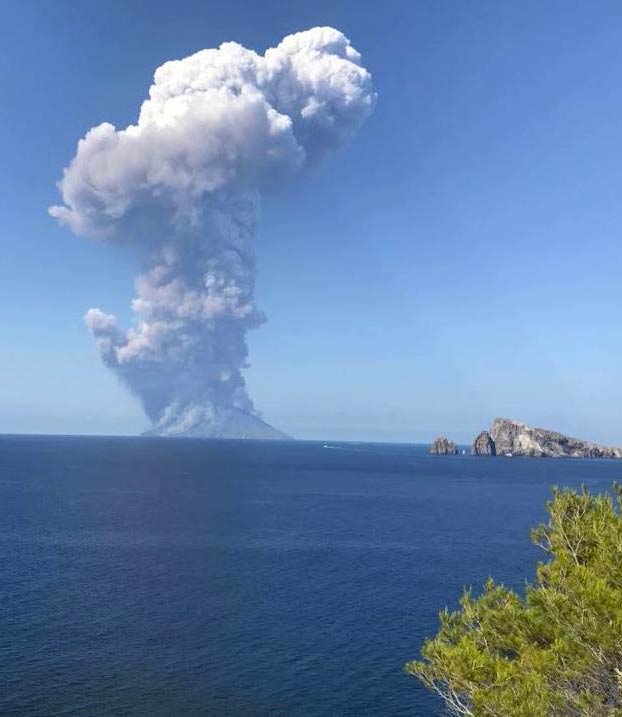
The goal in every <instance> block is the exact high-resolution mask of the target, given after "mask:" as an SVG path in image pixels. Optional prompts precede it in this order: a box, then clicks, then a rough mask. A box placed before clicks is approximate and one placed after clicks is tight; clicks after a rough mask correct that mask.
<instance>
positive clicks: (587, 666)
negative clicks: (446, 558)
mask: <svg viewBox="0 0 622 717" xmlns="http://www.w3.org/2000/svg"><path fill="white" fill-rule="evenodd" d="M621 508H622V489H621V488H620V487H619V486H617V485H615V486H614V495H613V496H611V495H608V494H603V495H592V494H590V493H589V491H588V490H587V489H586V488H585V487H584V488H583V489H582V490H581V492H575V491H573V490H570V489H563V490H559V489H555V490H554V494H553V499H552V500H551V501H549V503H548V504H547V509H548V513H549V521H548V523H547V524H546V525H540V526H539V527H538V528H536V529H535V530H534V531H533V532H532V540H533V542H534V543H535V544H536V545H538V546H540V547H541V548H542V549H543V550H544V551H546V553H547V555H548V560H547V561H546V562H542V563H540V564H539V565H538V568H537V573H536V581H535V583H534V584H528V585H527V586H526V588H525V595H524V597H521V596H519V595H518V594H517V593H515V592H514V591H512V590H509V589H508V588H506V587H504V586H503V585H498V584H496V583H495V582H494V581H493V580H492V579H489V580H488V582H487V583H486V585H485V586H484V589H483V592H482V594H481V595H479V596H478V597H474V596H473V595H472V593H471V592H470V590H466V591H465V592H464V594H463V596H462V599H461V601H460V609H459V610H457V611H456V612H449V611H448V610H444V611H443V612H442V613H441V615H440V621H441V626H440V630H439V632H438V634H437V635H436V637H435V638H433V639H431V640H428V641H427V642H426V644H425V645H424V647H423V650H422V658H423V659H422V660H420V661H413V662H409V663H407V665H406V670H407V672H409V673H410V674H412V675H415V676H416V677H418V678H419V679H420V680H422V681H423V683H424V684H425V685H427V686H428V687H429V688H431V689H433V690H435V691H436V692H438V693H439V694H440V695H441V696H442V698H443V699H444V702H445V705H446V708H447V712H448V714H450V715H467V716H473V717H575V716H576V717H579V716H581V717H622V517H621V515H620V513H621Z"/></svg>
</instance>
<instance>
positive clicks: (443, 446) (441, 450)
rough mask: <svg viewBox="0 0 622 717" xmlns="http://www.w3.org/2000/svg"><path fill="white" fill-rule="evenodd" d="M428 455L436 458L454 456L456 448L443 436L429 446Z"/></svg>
mask: <svg viewBox="0 0 622 717" xmlns="http://www.w3.org/2000/svg"><path fill="white" fill-rule="evenodd" d="M430 453H434V454H436V455H438V456H455V455H457V453H458V446H457V445H456V444H455V443H454V442H453V441H450V440H449V439H448V438H445V436H439V437H438V438H437V439H436V440H435V441H434V443H432V445H431V446H430Z"/></svg>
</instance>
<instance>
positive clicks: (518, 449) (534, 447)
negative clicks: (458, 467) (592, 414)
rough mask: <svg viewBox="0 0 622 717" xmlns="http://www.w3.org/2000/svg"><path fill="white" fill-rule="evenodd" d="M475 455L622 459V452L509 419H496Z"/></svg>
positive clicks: (478, 442)
mask: <svg viewBox="0 0 622 717" xmlns="http://www.w3.org/2000/svg"><path fill="white" fill-rule="evenodd" d="M472 453H473V454H475V455H487V456H490V455H493V456H494V455H499V456H537V457H542V458H622V448H610V447H608V446H601V445H598V444H597V443H592V442H591V441H584V440H581V439H580V438H571V437H570V436H565V435H564V434H563V433H557V432H556V431H550V430H548V429H546V428H532V427H531V426H527V425H526V424H525V423H520V422H519V421H512V420H510V419H508V418H495V420H494V421H493V422H492V426H491V427H490V431H482V433H480V434H479V436H477V438H476V439H475V441H474V442H473V450H472Z"/></svg>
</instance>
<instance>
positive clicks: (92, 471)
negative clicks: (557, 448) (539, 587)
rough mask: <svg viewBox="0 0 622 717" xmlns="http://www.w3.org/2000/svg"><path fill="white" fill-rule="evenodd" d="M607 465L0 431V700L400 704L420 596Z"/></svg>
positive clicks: (83, 711)
mask: <svg viewBox="0 0 622 717" xmlns="http://www.w3.org/2000/svg"><path fill="white" fill-rule="evenodd" d="M615 479H617V480H621V479H622V463H615V462H608V461H600V462H599V461H565V460H550V461H547V460H542V459H540V460H538V459H519V458H513V459H486V458H472V457H470V456H464V457H463V456H460V457H435V456H429V455H427V454H426V452H425V449H424V448H422V447H417V446H414V447H413V446H404V445H371V444H339V443H332V444H327V445H324V444H322V443H307V442H291V443H272V442H264V443H261V442H237V441H198V440H196V441H195V440H179V441H167V440H161V439H123V438H58V437H8V436H6V437H0V580H1V582H0V601H1V606H0V607H1V613H0V668H1V672H2V688H1V690H0V713H1V714H3V715H17V716H20V715H28V716H29V717H30V716H33V717H35V716H37V715H46V716H47V715H80V716H84V715H353V716H354V715H357V716H358V715H417V716H418V717H432V716H435V715H439V714H440V705H439V704H438V702H437V701H436V700H435V699H434V698H433V696H431V695H429V694H428V693H427V692H426V691H425V690H424V689H423V688H421V687H420V686H419V685H418V683H417V682H416V681H415V680H414V679H412V678H409V677H407V676H406V675H405V674H404V672H403V664H404V662H405V661H406V660H408V659H410V658H413V657H415V656H416V655H417V654H418V651H419V649H420V646H421V644H422V641H423V640H424V638H425V637H426V636H430V635H432V634H434V632H435V630H436V627H437V624H438V622H437V613H438V610H439V609H440V608H441V607H443V606H444V605H446V604H449V605H454V604H455V602H456V599H457V597H458V596H459V594H460V592H461V589H462V586H463V585H464V584H472V585H474V586H479V585H480V584H481V583H482V582H483V581H484V580H485V579H486V577H487V576H488V575H489V574H492V575H493V576H495V577H497V578H498V579H500V580H503V581H505V582H506V583H509V584H511V585H513V586H516V587H517V588H520V587H521V586H522V584H523V580H524V577H526V576H530V575H532V573H533V569H534V566H535V564H536V561H537V559H538V558H539V554H538V552H537V550H536V549H535V548H534V547H533V546H531V544H530V542H529V537H528V534H529V529H530V527H531V526H533V525H534V524H536V523H537V522H538V521H539V520H541V519H542V518H543V517H544V503H545V501H546V499H547V498H548V496H549V494H550V487H551V485H552V484H560V485H571V486H578V485H579V484H580V483H581V482H582V481H584V482H586V483H587V484H588V485H589V486H590V487H591V488H593V489H594V490H601V489H606V488H608V487H609V486H610V485H611V482H612V481H613V480H615Z"/></svg>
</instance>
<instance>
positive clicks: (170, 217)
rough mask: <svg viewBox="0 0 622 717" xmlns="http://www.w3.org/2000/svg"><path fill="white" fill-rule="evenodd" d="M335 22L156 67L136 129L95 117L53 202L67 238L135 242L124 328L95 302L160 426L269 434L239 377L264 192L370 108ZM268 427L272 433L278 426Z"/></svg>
mask: <svg viewBox="0 0 622 717" xmlns="http://www.w3.org/2000/svg"><path fill="white" fill-rule="evenodd" d="M360 59H361V58H360V55H359V53H358V52H357V51H356V50H355V49H354V48H353V47H352V46H351V45H350V42H349V40H348V39H347V38H346V37H345V36H344V35H343V34H342V33H340V32H339V31H337V30H335V29H333V28H329V27H322V28H320V27H316V28H313V29H311V30H307V31H306V32H300V33H297V34H295V35H290V36H288V37H286V38H285V39H284V40H283V41H282V42H281V43H280V44H279V45H278V46H277V47H275V48H271V49H269V50H267V51H266V53H265V54H264V55H263V56H262V55H258V54H257V53H255V52H253V51H252V50H247V49H246V48H244V47H242V46H241V45H238V44H236V43H234V42H228V43H224V44H223V45H221V46H220V47H219V48H218V49H209V50H201V51H200V52H197V53H196V54H194V55H191V56H189V57H186V58H184V59H182V60H175V61H172V62H166V63H165V64H163V65H162V66H161V67H159V68H158V69H157V70H156V72H155V76H154V81H153V84H152V86H151V88H150V89H149V97H148V99H146V100H145V101H144V102H143V104H142V107H141V109H140V114H139V117H138V121H137V122H136V124H132V125H130V126H128V127H126V128H125V129H116V128H115V127H114V126H113V125H111V124H109V123H103V124H100V125H98V126H97V127H93V128H92V129H91V130H90V131H89V132H87V133H86V135H85V136H84V138H83V139H81V140H80V141H79V142H78V149H77V152H76V155H75V157H74V158H73V160H72V161H71V163H70V165H69V167H67V168H66V169H65V171H64V174H63V178H62V180H61V182H60V184H59V187H60V191H61V194H62V199H63V204H62V205H61V206H55V207H51V208H50V210H49V212H50V214H51V215H52V216H54V217H56V218H57V219H58V220H59V221H60V222H61V223H63V224H66V225H67V226H68V227H69V228H70V229H71V230H72V231H73V232H74V233H75V234H78V235H81V236H85V237H90V238H94V239H98V240H101V241H104V242H110V243H118V244H122V243H130V242H131V243H139V244H140V245H141V248H142V252H141V253H142V255H143V256H144V257H146V258H145V265H144V266H143V267H142V270H141V273H140V274H138V276H137V278H136V296H135V298H134V300H133V302H132V310H133V312H134V315H135V321H134V323H133V326H132V327H131V328H129V329H128V330H127V331H124V330H122V329H121V328H119V326H118V322H117V319H116V317H115V316H114V315H112V314H106V313H104V312H103V311H101V310H100V309H97V308H93V309H90V310H89V311H88V312H87V314H86V317H85V320H86V323H87V325H88V327H89V328H90V330H91V331H92V333H93V335H94V336H95V338H96V340H97V345H98V348H99V352H100V354H101V357H102V359H103V361H104V363H105V364H106V365H107V366H109V367H110V368H111V369H112V370H113V371H114V372H115V373H116V374H117V375H118V376H119V378H120V379H121V380H122V381H123V382H124V383H125V384H127V386H128V387H129V388H130V389H131V391H132V392H133V393H134V394H136V395H137V396H138V398H139V399H140V401H141V403H142V405H143V407H144V410H145V412H146V414H147V416H148V417H149V419H150V420H151V421H152V423H153V432H154V433H158V434H161V435H206V436H227V435H230V436H235V435H260V434H263V435H269V434H270V432H271V431H272V430H273V429H271V428H270V427H269V426H267V424H265V423H263V422H262V421H260V420H259V419H258V418H257V414H256V411H255V408H254V406H253V402H252V401H251V399H250V397H249V395H248V393H247V390H246V386H245V382H244V377H243V375H242V369H244V368H245V367H246V366H247V356H248V349H247V344H246V332H247V331H248V330H249V329H252V328H255V327H256V326H259V325H260V324H261V323H262V322H263V321H264V317H263V315H262V313H261V312H260V311H259V310H258V309H257V307H256V306H255V300H254V283H255V254H254V237H255V224H256V216H257V208H258V202H259V194H260V192H262V191H265V190H266V189H269V187H270V185H272V184H273V183H274V182H275V181H283V180H286V179H287V178H289V177H291V176H292V174H294V173H296V172H298V171H300V170H301V169H303V168H304V167H305V166H306V165H308V164H309V163H313V162H314V161H316V160H317V159H318V158H320V157H321V156H322V155H324V154H325V153H326V152H328V151H330V150H333V149H336V148H338V147H339V146H340V145H342V144H343V143H344V142H347V141H348V140H349V139H350V138H351V137H352V136H353V135H354V133H355V132H356V131H357V130H358V129H359V127H360V126H361V124H362V122H363V121H364V120H365V118H366V117H367V116H368V115H369V113H370V112H371V111H372V109H373V106H374V101H375V94H374V92H373V88H372V82H371V76H370V75H369V73H368V72H367V70H366V69H365V68H363V67H362V66H361V64H360ZM276 433H277V432H276V431H275V432H274V434H276Z"/></svg>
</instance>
